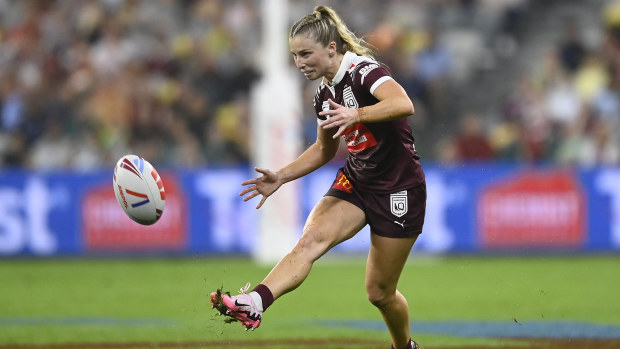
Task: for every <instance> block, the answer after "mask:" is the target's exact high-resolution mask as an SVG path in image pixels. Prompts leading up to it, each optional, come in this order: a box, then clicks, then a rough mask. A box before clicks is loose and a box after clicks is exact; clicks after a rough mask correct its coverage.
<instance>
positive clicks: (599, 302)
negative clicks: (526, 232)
mask: <svg viewBox="0 0 620 349" xmlns="http://www.w3.org/2000/svg"><path fill="white" fill-rule="evenodd" d="M269 269H270V268H267V267H258V266H255V265H254V264H252V262H250V261H249V260H245V259H232V258H230V259H209V258H205V259H200V258H196V259H171V260H155V259H137V260H112V259H111V260H89V259H86V260H83V259H66V260H0V280H1V281H0V282H1V284H2V286H1V287H0V344H10V343H66V342H133V341H151V342H159V341H165V342H170V341H213V340H244V339H245V340H251V339H280V338H333V337H347V338H372V339H384V340H385V341H386V343H388V334H387V332H384V331H373V330H370V331H369V330H365V331H364V330H359V329H353V328H345V327H334V326H326V325H325V324H324V322H325V321H327V320H339V319H340V320H347V319H354V320H363V319H367V320H373V321H377V320H380V319H381V317H380V315H379V313H378V312H377V310H376V309H374V308H373V307H372V305H370V303H369V302H368V301H367V299H366V294H365V291H364V260H363V259H362V258H333V257H331V258H330V257H329V256H328V258H326V259H324V260H322V261H319V262H318V263H317V264H316V265H315V268H314V269H313V271H312V273H311V275H310V277H309V278H308V279H307V280H306V282H305V283H304V284H303V285H302V286H301V287H300V288H298V289H297V290H296V291H294V292H293V293H291V294H288V295H285V296H284V297H282V298H281V299H280V300H278V301H277V302H276V303H275V304H274V305H273V306H272V307H271V308H270V309H269V311H268V312H267V313H266V314H265V316H264V319H263V320H264V323H263V325H262V326H261V327H260V328H259V329H258V330H256V331H254V332H248V333H246V332H245V331H243V330H242V329H241V326H240V325H239V324H224V323H223V321H222V320H223V318H222V317H219V316H217V315H215V311H214V310H211V308H210V305H209V301H208V294H209V293H210V292H211V291H213V290H215V289H216V288H218V287H220V286H224V287H225V288H226V289H229V290H230V291H231V292H232V293H236V291H237V289H238V288H239V287H241V286H243V285H245V283H246V282H247V281H250V282H252V283H253V284H256V283H258V282H260V281H261V280H262V278H263V277H264V275H266V273H268V272H269ZM618 270H620V258H619V257H614V256H598V257H592V256H591V257H570V258H569V257H553V258H537V257H536V258H535V257H530V258H499V257H496V258H490V257H488V258H466V257H449V258H448V257H446V258H421V257H414V258H411V260H410V262H409V263H408V265H407V267H406V269H405V271H404V273H403V275H402V278H401V283H400V285H399V289H400V290H401V292H402V293H403V294H405V295H406V297H407V298H408V301H409V305H410V309H411V314H412V320H413V321H415V320H497V321H515V320H516V321H519V322H524V321H532V320H577V321H587V322H595V323H604V324H620V316H619V315H618V314H620V303H619V302H618V296H617V295H618V290H619V289H620V278H619V277H618ZM417 338H418V339H420V341H421V342H426V343H434V344H437V345H439V344H440V345H451V344H472V345H476V344H477V343H485V344H487V343H500V342H502V341H501V340H490V339H476V338H473V339H472V338H456V337H447V336H437V335H419V336H418V337H417ZM504 342H505V341H504ZM430 347H431V348H432V346H430Z"/></svg>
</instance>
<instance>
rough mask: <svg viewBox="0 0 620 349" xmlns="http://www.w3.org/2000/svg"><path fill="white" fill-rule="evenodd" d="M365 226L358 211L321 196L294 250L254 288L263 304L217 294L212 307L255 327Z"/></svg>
mask: <svg viewBox="0 0 620 349" xmlns="http://www.w3.org/2000/svg"><path fill="white" fill-rule="evenodd" d="M365 224H366V216H365V214H364V212H363V211H362V210H361V209H360V208H359V207H357V206H355V205H354V204H352V203H350V202H347V201H345V200H342V199H340V198H336V197H333V196H324V197H323V198H322V199H321V200H320V201H319V202H318V203H317V205H316V206H315V207H314V209H313V210H312V212H310V215H309V216H308V219H307V220H306V224H305V226H304V229H303V234H302V236H301V238H300V239H299V240H298V241H297V244H296V245H295V247H294V248H293V249H292V250H291V252H289V253H288V254H287V255H286V256H284V258H283V259H282V260H281V261H280V262H279V263H278V264H277V265H276V266H275V267H274V268H273V270H271V272H270V273H269V275H267V277H266V278H265V279H264V280H263V282H262V283H261V284H260V285H259V286H257V288H260V289H259V290H257V289H256V288H255V291H258V292H259V293H261V294H264V293H265V292H267V293H268V295H269V297H268V298H269V300H268V302H267V303H266V304H265V303H264V301H265V299H264V297H259V298H258V299H256V298H255V297H256V296H257V295H256V294H252V293H251V294H246V293H245V292H242V294H241V295H238V296H230V295H229V294H224V293H221V292H220V291H217V292H213V293H212V294H211V303H212V304H213V306H214V307H216V308H218V310H219V311H220V313H222V314H225V315H229V316H231V317H232V318H234V319H236V320H239V321H241V322H242V324H243V325H244V327H246V329H248V328H252V329H254V328H256V327H258V326H259V325H260V321H261V320H262V313H263V311H264V310H266V309H267V307H268V306H269V305H271V303H272V302H273V301H274V300H275V299H277V298H279V297H280V296H282V295H283V294H285V293H288V292H290V291H292V290H294V289H295V288H297V287H298V286H299V285H301V283H302V282H303V281H304V280H305V279H306V277H307V276H308V274H310V270H311V268H312V265H313V263H314V262H315V261H316V260H317V259H319V258H320V257H321V256H322V255H324V254H325V253H326V252H327V251H329V250H330V249H331V248H332V247H334V246H336V245H338V244H339V243H341V242H343V241H346V240H348V239H350V238H352V237H353V236H355V234H357V232H358V231H359V230H360V229H362V228H363V227H364V225H365ZM252 296H254V297H252Z"/></svg>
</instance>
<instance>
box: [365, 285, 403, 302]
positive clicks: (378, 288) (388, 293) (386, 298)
mask: <svg viewBox="0 0 620 349" xmlns="http://www.w3.org/2000/svg"><path fill="white" fill-rule="evenodd" d="M366 293H367V294H368V300H369V301H370V303H372V304H373V305H374V306H375V307H377V308H383V307H385V305H386V304H388V303H390V301H391V300H392V299H393V298H394V296H395V295H396V290H395V289H392V288H388V287H384V286H382V285H378V284H372V283H371V284H366Z"/></svg>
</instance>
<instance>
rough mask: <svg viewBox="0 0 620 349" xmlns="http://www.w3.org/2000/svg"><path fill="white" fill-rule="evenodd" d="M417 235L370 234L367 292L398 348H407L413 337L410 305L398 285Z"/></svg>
mask: <svg viewBox="0 0 620 349" xmlns="http://www.w3.org/2000/svg"><path fill="white" fill-rule="evenodd" d="M416 239H417V237H416V236H414V237H410V238H388V237H383V236H379V235H377V234H371V246H370V252H369V253H368V262H367V265H366V292H367V293H368V299H369V300H370V302H371V303H372V304H374V305H375V306H376V307H377V308H378V309H379V311H380V312H381V315H382V316H383V319H384V321H385V324H386V325H387V327H388V330H389V332H390V336H391V337H392V343H393V345H394V347H395V348H405V347H406V346H407V345H408V343H409V340H410V338H411V335H410V331H409V305H408V304H407V300H406V299H405V297H404V296H403V295H402V294H401V293H400V292H399V291H398V290H397V289H396V286H397V284H398V279H399V278H400V274H401V272H402V270H403V267H404V266H405V262H406V261H407V258H408V257H409V253H410V252H411V248H412V247H413V244H414V243H415V241H416ZM414 347H415V346H414Z"/></svg>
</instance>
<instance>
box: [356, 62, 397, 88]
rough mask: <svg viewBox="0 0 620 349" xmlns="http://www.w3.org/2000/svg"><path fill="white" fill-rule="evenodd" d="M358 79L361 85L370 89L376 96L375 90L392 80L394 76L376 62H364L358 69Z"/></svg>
mask: <svg viewBox="0 0 620 349" xmlns="http://www.w3.org/2000/svg"><path fill="white" fill-rule="evenodd" d="M356 79H359V83H360V85H362V86H364V88H366V89H368V91H370V93H371V94H373V95H374V93H375V90H376V89H377V87H379V86H380V85H381V84H382V83H384V82H386V81H388V80H391V79H392V75H391V74H390V72H389V71H388V70H387V69H386V68H385V67H384V66H382V65H380V64H379V63H376V62H364V63H362V64H360V65H359V66H358V68H357V72H356Z"/></svg>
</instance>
